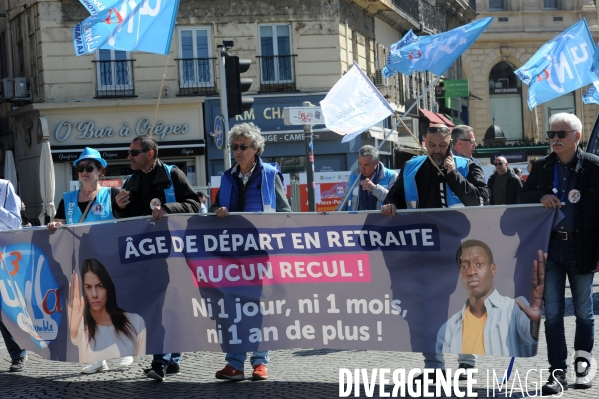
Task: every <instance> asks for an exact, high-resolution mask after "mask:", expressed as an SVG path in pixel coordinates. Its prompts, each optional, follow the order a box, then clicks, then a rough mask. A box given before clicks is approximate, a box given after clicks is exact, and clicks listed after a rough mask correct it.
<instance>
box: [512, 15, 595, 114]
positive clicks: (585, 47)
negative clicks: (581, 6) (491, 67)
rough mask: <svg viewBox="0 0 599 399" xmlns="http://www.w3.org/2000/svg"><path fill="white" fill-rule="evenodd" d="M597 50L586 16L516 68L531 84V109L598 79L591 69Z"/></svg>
mask: <svg viewBox="0 0 599 399" xmlns="http://www.w3.org/2000/svg"><path fill="white" fill-rule="evenodd" d="M594 50H595V44H594V43H593V38H592V36H591V32H589V27H588V26H587V23H586V20H584V19H583V20H581V21H579V22H578V23H576V24H574V25H572V26H571V27H569V28H568V29H566V30H565V31H563V32H562V33H560V34H559V35H557V36H556V37H554V38H553V39H551V40H550V41H548V42H547V43H545V44H544V45H543V46H542V47H541V48H540V49H539V51H537V52H536V53H535V55H533V56H532V57H531V59H530V60H529V61H528V62H527V63H526V64H524V66H522V67H521V68H520V69H518V70H516V71H515V73H516V75H518V77H519V78H520V80H522V82H523V83H525V84H527V85H528V107H529V108H530V109H531V110H532V109H533V108H534V107H536V106H537V105H539V104H543V103H545V102H547V101H549V100H553V99H554V98H557V97H559V96H561V95H564V94H566V93H569V92H571V91H573V90H576V89H578V88H580V87H582V86H586V85H588V84H590V83H592V82H593V81H594V80H597V77H596V76H595V74H593V73H592V71H591V67H592V64H593V57H592V54H593V52H594Z"/></svg>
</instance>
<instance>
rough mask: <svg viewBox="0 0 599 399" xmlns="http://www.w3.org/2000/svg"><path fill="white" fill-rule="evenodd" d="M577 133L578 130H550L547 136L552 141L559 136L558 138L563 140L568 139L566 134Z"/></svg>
mask: <svg viewBox="0 0 599 399" xmlns="http://www.w3.org/2000/svg"><path fill="white" fill-rule="evenodd" d="M575 131H576V130H560V131H557V132H554V131H553V130H549V131H548V132H547V136H549V138H550V139H552V138H554V137H555V135H556V134H557V137H559V138H560V139H563V138H565V137H566V133H568V132H575Z"/></svg>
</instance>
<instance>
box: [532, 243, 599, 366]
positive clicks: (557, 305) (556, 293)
mask: <svg viewBox="0 0 599 399" xmlns="http://www.w3.org/2000/svg"><path fill="white" fill-rule="evenodd" d="M566 276H568V281H569V282H570V289H571V291H572V302H573V305H574V315H575V316H576V333H575V335H574V350H583V351H586V352H589V353H591V351H592V349H593V341H594V338H595V331H594V329H595V327H594V319H593V273H590V274H577V273H576V248H575V245H574V242H572V241H560V240H550V241H549V250H548V251H547V265H545V292H544V295H543V302H544V305H545V339H546V340H547V348H548V351H547V358H548V359H547V360H548V361H549V365H550V366H551V367H552V368H559V369H563V370H565V369H566V368H567V367H568V365H567V358H568V347H567V346H566V336H565V331H564V312H565V289H566Z"/></svg>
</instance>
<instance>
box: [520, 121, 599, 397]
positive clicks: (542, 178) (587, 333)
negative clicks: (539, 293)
mask: <svg viewBox="0 0 599 399" xmlns="http://www.w3.org/2000/svg"><path fill="white" fill-rule="evenodd" d="M549 126H550V127H551V130H550V131H548V132H547V135H548V136H549V139H550V140H549V141H550V145H551V149H552V150H553V152H552V153H551V154H550V155H548V156H546V157H545V158H541V159H539V160H538V161H536V162H535V163H534V164H533V166H532V170H531V172H530V175H529V176H528V179H527V180H526V182H525V183H524V187H523V189H522V190H521V191H520V193H519V194H518V202H519V203H538V202H541V203H542V204H543V205H544V206H545V207H547V208H560V209H561V210H562V211H563V213H564V215H565V218H564V219H563V220H561V221H560V222H559V223H558V224H557V225H556V226H555V227H554V228H553V231H552V232H551V239H550V241H549V249H548V251H547V252H548V257H547V264H546V266H545V292H544V295H543V300H544V302H545V338H546V340H547V347H548V351H547V357H548V360H549V364H550V366H551V369H550V372H551V375H550V376H549V380H548V381H547V383H546V384H545V385H543V393H544V394H547V395H553V394H561V392H562V390H566V389H568V382H567V378H566V368H567V357H568V347H567V346H566V338H565V332H564V308H565V297H564V295H565V284H566V276H567V277H568V281H569V284H570V289H571V290H572V300H573V302H574V313H575V315H576V333H575V337H574V350H575V353H574V368H575V370H574V371H575V373H576V382H575V387H576V388H580V389H587V388H591V379H590V377H591V376H590V375H589V370H590V364H591V355H590V353H591V351H592V349H593V342H594V333H595V330H594V328H595V327H594V319H593V273H594V272H595V271H597V270H599V206H597V204H599V157H597V156H595V155H592V154H588V153H586V152H583V151H582V150H580V149H579V148H578V142H579V140H580V137H581V131H582V123H581V122H580V120H579V119H578V118H577V117H576V116H575V115H573V114H568V113H559V114H555V115H552V116H551V118H549Z"/></svg>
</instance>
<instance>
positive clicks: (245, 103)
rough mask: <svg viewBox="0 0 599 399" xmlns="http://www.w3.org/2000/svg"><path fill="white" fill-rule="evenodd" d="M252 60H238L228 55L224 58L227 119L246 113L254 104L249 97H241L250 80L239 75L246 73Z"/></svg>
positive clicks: (247, 88)
mask: <svg viewBox="0 0 599 399" xmlns="http://www.w3.org/2000/svg"><path fill="white" fill-rule="evenodd" d="M251 64H252V60H243V59H242V60H240V59H239V57H236V56H231V55H228V56H226V57H225V72H226V79H227V80H226V81H227V108H228V111H229V118H232V117H234V116H235V115H240V114H241V113H243V112H244V111H248V110H249V109H250V108H252V105H253V104H254V99H253V98H251V97H243V96H242V93H243V92H246V91H248V90H249V89H250V86H251V85H252V79H251V78H242V77H241V74H242V73H244V72H247V70H248V69H249V68H250V65H251Z"/></svg>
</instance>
